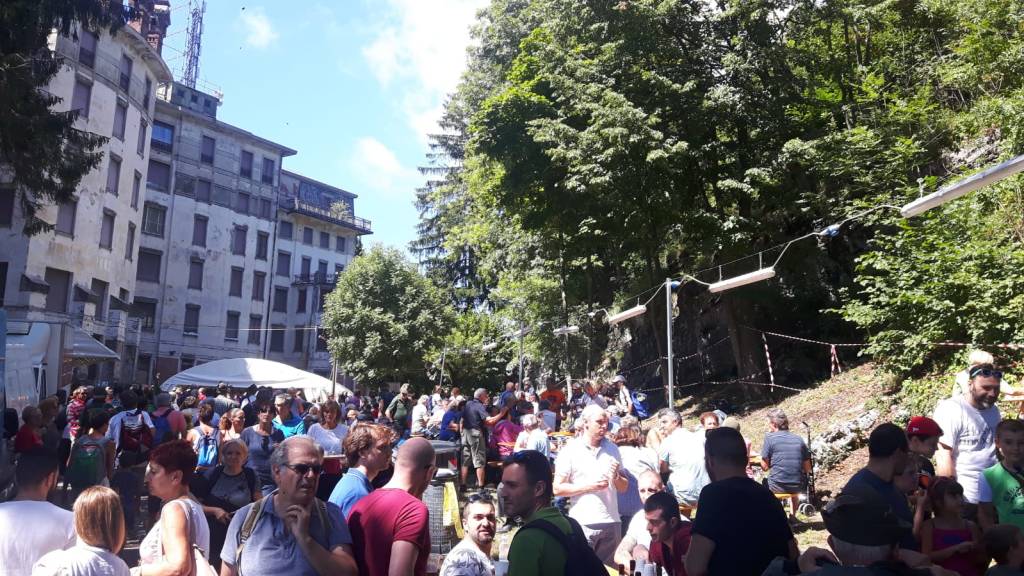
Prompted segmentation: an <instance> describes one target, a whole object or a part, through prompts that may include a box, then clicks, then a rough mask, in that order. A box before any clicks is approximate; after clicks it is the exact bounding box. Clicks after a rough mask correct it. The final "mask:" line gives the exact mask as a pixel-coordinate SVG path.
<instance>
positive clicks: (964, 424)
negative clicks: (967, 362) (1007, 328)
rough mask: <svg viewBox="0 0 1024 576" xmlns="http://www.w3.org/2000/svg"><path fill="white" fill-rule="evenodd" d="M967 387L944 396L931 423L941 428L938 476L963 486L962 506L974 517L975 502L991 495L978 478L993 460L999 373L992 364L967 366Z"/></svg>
mask: <svg viewBox="0 0 1024 576" xmlns="http://www.w3.org/2000/svg"><path fill="white" fill-rule="evenodd" d="M968 376H969V380H968V389H967V392H966V393H965V394H963V395H960V396H956V397H954V398H947V399H945V400H942V401H941V402H939V404H938V406H936V407H935V418H934V419H935V422H936V423H937V424H938V425H939V428H941V429H942V436H940V437H939V448H938V451H937V452H936V454H935V463H936V472H937V473H938V475H939V476H949V477H952V478H956V479H957V481H958V482H959V483H960V485H961V486H963V487H964V499H965V500H966V501H967V502H968V503H969V504H970V506H967V507H965V510H966V511H967V513H968V515H970V516H974V514H975V513H976V512H977V504H978V502H979V501H988V500H990V499H991V497H992V495H991V494H989V493H982V491H981V486H980V481H979V478H980V476H981V473H982V471H983V470H985V469H986V468H990V467H991V466H993V465H994V464H995V463H996V445H995V431H996V426H997V425H998V424H999V421H1000V420H1001V419H1002V417H1001V415H1000V414H999V408H998V407H997V406H996V401H998V400H999V387H1000V384H1001V382H1002V379H1003V373H1002V372H1001V371H999V370H997V369H996V368H995V367H994V366H993V365H992V364H980V365H978V366H974V367H972V368H971V369H970V372H969V374H968Z"/></svg>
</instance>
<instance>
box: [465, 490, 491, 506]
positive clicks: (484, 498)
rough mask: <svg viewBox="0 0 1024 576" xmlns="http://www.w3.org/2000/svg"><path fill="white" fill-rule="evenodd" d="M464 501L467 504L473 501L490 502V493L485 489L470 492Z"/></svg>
mask: <svg viewBox="0 0 1024 576" xmlns="http://www.w3.org/2000/svg"><path fill="white" fill-rule="evenodd" d="M466 502H467V503H469V504H473V503H474V502H486V503H488V504H490V503H491V495H490V493H488V492H487V491H486V490H481V491H480V492H478V493H476V494H470V495H469V498H467V499H466Z"/></svg>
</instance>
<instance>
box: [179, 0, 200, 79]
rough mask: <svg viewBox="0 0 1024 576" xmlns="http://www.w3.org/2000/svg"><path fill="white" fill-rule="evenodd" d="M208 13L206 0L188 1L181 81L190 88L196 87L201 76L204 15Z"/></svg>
mask: <svg viewBox="0 0 1024 576" xmlns="http://www.w3.org/2000/svg"><path fill="white" fill-rule="evenodd" d="M204 14H206V0H189V2H188V40H187V41H186V44H185V73H184V74H183V75H182V78H181V83H182V84H184V85H186V86H188V87H189V88H195V87H196V79H198V78H199V53H200V52H201V51H202V47H203V15H204Z"/></svg>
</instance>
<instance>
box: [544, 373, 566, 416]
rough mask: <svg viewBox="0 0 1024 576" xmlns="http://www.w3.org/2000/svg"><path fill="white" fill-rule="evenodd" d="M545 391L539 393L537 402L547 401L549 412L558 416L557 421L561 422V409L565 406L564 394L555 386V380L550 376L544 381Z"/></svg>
mask: <svg viewBox="0 0 1024 576" xmlns="http://www.w3.org/2000/svg"><path fill="white" fill-rule="evenodd" d="M544 384H545V386H546V388H547V389H546V390H544V391H543V392H541V393H540V396H538V397H537V398H538V400H547V401H548V404H550V406H551V411H552V412H554V413H555V414H558V421H559V423H561V421H562V407H564V406H565V392H562V391H561V390H559V389H558V385H557V384H555V379H554V378H553V377H552V376H548V377H547V380H546V381H545V383H544Z"/></svg>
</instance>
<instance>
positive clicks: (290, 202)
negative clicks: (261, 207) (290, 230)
mask: <svg viewBox="0 0 1024 576" xmlns="http://www.w3.org/2000/svg"><path fill="white" fill-rule="evenodd" d="M281 208H282V209H284V210H285V211H286V212H295V213H298V214H304V215H306V216H312V217H313V218H319V219H321V220H325V221H327V222H331V223H334V224H340V225H342V226H347V227H349V228H351V229H353V230H356V231H357V232H362V233H364V234H370V233H372V229H371V228H370V221H369V220H367V219H365V218H357V217H355V216H350V215H348V214H345V213H344V212H337V211H332V210H330V209H328V208H323V207H321V206H317V205H316V204H310V203H308V202H303V201H301V200H299V199H298V198H282V199H281Z"/></svg>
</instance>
